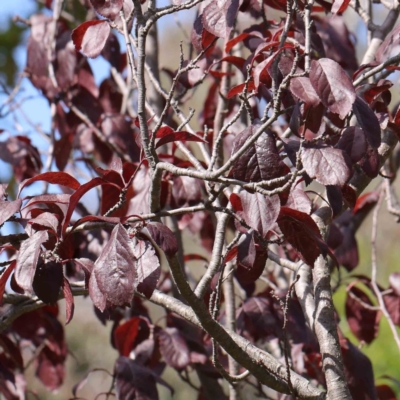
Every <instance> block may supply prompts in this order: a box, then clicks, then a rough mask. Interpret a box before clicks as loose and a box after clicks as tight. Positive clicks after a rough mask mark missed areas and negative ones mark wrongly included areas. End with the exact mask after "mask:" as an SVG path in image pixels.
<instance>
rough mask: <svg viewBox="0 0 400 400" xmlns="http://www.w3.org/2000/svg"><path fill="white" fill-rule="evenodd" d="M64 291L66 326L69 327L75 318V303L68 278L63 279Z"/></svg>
mask: <svg viewBox="0 0 400 400" xmlns="http://www.w3.org/2000/svg"><path fill="white" fill-rule="evenodd" d="M62 289H63V294H64V299H65V325H68V324H69V323H70V322H71V320H72V318H73V316H74V310H75V303H74V295H73V294H72V290H71V285H70V284H69V282H68V279H67V278H63V283H62Z"/></svg>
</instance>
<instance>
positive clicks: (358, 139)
mask: <svg viewBox="0 0 400 400" xmlns="http://www.w3.org/2000/svg"><path fill="white" fill-rule="evenodd" d="M336 147H337V148H338V149H341V150H343V151H345V152H346V153H347V154H348V156H349V157H350V159H351V161H352V162H353V163H356V162H357V161H360V160H361V158H362V157H363V156H364V155H365V153H366V152H367V141H366V139H365V135H364V131H363V130H362V129H361V128H359V127H357V126H349V127H348V128H346V129H345V130H344V131H343V133H342V136H341V137H340V139H339V141H338V143H337V144H336Z"/></svg>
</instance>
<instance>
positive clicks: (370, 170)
mask: <svg viewBox="0 0 400 400" xmlns="http://www.w3.org/2000/svg"><path fill="white" fill-rule="evenodd" d="M359 165H360V166H361V168H362V170H363V171H364V173H365V175H367V176H368V177H370V178H375V177H376V176H377V175H378V174H379V170H380V168H381V165H380V159H379V153H378V150H377V149H374V148H373V147H371V146H368V149H367V152H366V154H365V156H364V157H363V158H362V159H361V160H360V161H359Z"/></svg>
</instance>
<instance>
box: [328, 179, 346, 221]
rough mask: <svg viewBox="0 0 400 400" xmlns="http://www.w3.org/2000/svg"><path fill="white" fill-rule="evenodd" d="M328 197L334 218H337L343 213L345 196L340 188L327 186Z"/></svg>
mask: <svg viewBox="0 0 400 400" xmlns="http://www.w3.org/2000/svg"><path fill="white" fill-rule="evenodd" d="M326 195H327V197H328V201H329V205H330V206H331V208H332V214H333V217H336V216H337V215H339V214H340V212H341V211H342V206H343V195H342V191H341V190H340V187H339V186H331V185H328V186H326Z"/></svg>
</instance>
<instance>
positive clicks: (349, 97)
mask: <svg viewBox="0 0 400 400" xmlns="http://www.w3.org/2000/svg"><path fill="white" fill-rule="evenodd" d="M310 81H311V84H312V86H313V87H314V89H315V91H316V93H317V94H318V96H319V98H320V99H321V101H322V103H323V104H324V106H325V107H327V108H329V109H330V110H331V111H332V112H334V113H336V114H339V116H340V118H341V119H344V118H345V117H346V115H347V114H348V113H349V112H350V111H351V109H352V106H353V103H354V101H355V100H356V92H355V90H354V87H353V83H352V82H351V79H350V78H349V77H348V75H347V74H346V72H345V71H344V70H343V68H342V67H341V66H340V65H339V64H338V63H337V62H336V61H333V60H331V59H329V58H321V59H319V60H318V61H315V60H313V61H312V63H311V70H310Z"/></svg>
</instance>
